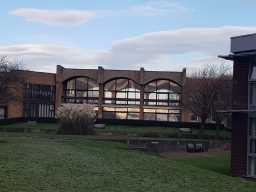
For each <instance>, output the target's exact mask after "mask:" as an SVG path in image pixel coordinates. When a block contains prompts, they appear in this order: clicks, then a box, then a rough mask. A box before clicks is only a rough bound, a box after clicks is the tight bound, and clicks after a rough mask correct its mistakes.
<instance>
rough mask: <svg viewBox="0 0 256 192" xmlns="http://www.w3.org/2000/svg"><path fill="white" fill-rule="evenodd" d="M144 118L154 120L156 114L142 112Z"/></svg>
mask: <svg viewBox="0 0 256 192" xmlns="http://www.w3.org/2000/svg"><path fill="white" fill-rule="evenodd" d="M144 120H152V121H155V120H156V114H155V113H144Z"/></svg>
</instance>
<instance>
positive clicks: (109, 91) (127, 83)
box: [0, 65, 186, 121]
mask: <svg viewBox="0 0 256 192" xmlns="http://www.w3.org/2000/svg"><path fill="white" fill-rule="evenodd" d="M22 73H23V74H24V77H25V81H26V86H25V88H24V89H23V90H22V91H21V92H23V94H22V98H23V99H22V101H15V102H12V103H8V104H0V111H1V114H2V118H4V117H7V118H15V117H26V118H52V117H55V111H56V109H57V108H58V107H59V106H60V105H61V104H63V103H89V104H93V105H94V106H95V110H97V114H98V118H99V119H133V120H154V121H182V120H183V121H185V120H186V113H185V111H184V109H183V106H182V97H183V95H182V90H183V86H184V83H185V80H186V70H185V69H184V70H183V71H181V72H166V71H145V70H144V69H143V68H141V69H140V70H137V71H136V70H106V69H104V68H102V67H99V68H98V69H70V68H64V67H62V66H59V65H58V66H57V70H56V74H50V73H41V72H32V71H22Z"/></svg>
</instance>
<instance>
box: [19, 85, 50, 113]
mask: <svg viewBox="0 0 256 192" xmlns="http://www.w3.org/2000/svg"><path fill="white" fill-rule="evenodd" d="M24 116H25V117H27V118H54V117H55V86H50V85H38V84H27V85H26V87H25V95H24Z"/></svg>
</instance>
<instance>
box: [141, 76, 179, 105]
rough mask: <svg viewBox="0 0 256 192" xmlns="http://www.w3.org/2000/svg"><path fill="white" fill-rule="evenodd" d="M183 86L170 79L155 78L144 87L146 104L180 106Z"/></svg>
mask: <svg viewBox="0 0 256 192" xmlns="http://www.w3.org/2000/svg"><path fill="white" fill-rule="evenodd" d="M180 94H181V87H180V86H179V85H178V84H176V83H173V82H172V81H170V80H154V81H151V82H150V83H148V84H147V85H146V86H145V88H144V105H148V106H179V105H180Z"/></svg>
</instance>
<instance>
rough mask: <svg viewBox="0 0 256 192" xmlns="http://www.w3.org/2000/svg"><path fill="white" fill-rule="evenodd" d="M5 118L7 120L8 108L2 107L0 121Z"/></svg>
mask: <svg viewBox="0 0 256 192" xmlns="http://www.w3.org/2000/svg"><path fill="white" fill-rule="evenodd" d="M5 118H6V108H5V107H0V119H5Z"/></svg>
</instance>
